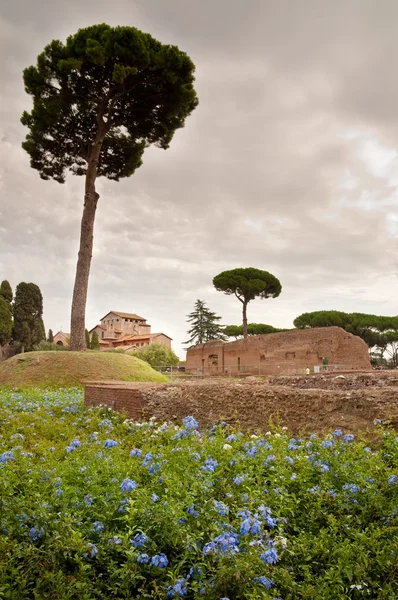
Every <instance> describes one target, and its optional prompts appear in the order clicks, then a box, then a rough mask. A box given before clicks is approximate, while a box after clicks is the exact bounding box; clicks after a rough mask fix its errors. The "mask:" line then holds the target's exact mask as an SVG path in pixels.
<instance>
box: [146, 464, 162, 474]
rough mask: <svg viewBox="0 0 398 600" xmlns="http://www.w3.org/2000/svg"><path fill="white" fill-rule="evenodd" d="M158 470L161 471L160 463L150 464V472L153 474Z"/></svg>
mask: <svg viewBox="0 0 398 600" xmlns="http://www.w3.org/2000/svg"><path fill="white" fill-rule="evenodd" d="M158 471H160V465H158V464H155V465H150V466H149V467H148V472H149V473H151V475H154V474H155V473H157V472H158Z"/></svg>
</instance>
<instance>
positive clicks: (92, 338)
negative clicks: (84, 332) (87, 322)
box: [91, 331, 100, 350]
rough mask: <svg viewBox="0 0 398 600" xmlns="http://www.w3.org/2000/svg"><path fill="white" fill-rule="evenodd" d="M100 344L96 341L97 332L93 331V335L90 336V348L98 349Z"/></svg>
mask: <svg viewBox="0 0 398 600" xmlns="http://www.w3.org/2000/svg"><path fill="white" fill-rule="evenodd" d="M99 349H100V345H99V341H98V333H97V332H96V331H93V335H92V336H91V350H99Z"/></svg>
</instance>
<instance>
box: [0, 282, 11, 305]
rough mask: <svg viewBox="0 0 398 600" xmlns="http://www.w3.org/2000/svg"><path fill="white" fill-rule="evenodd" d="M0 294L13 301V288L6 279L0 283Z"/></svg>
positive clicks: (8, 300) (9, 302) (9, 301)
mask: <svg viewBox="0 0 398 600" xmlns="http://www.w3.org/2000/svg"><path fill="white" fill-rule="evenodd" d="M0 296H3V298H4V300H6V301H7V302H8V304H11V302H12V288H11V286H10V284H9V282H8V281H7V280H6V279H4V281H2V282H1V284H0Z"/></svg>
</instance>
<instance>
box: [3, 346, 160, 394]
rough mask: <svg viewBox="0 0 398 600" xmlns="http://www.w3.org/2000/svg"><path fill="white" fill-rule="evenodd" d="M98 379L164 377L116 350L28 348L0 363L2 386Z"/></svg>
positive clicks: (60, 384)
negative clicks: (48, 350) (81, 350)
mask: <svg viewBox="0 0 398 600" xmlns="http://www.w3.org/2000/svg"><path fill="white" fill-rule="evenodd" d="M100 379H111V380H117V381H160V382H161V381H167V378H166V377H165V376H164V375H161V374H160V373H158V372H157V371H155V370H154V369H152V367H150V366H149V365H148V363H145V362H144V361H142V360H139V359H138V358H135V357H133V356H128V355H126V354H120V353H118V352H114V353H113V352H90V351H88V352H28V353H26V354H18V355H17V356H13V357H12V358H10V359H8V360H6V361H4V362H1V363H0V386H4V387H41V388H46V387H70V386H79V385H81V384H82V382H83V381H84V380H100Z"/></svg>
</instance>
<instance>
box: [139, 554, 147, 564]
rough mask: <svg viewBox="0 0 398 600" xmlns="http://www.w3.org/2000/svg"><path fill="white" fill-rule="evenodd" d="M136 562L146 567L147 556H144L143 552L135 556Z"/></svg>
mask: <svg viewBox="0 0 398 600" xmlns="http://www.w3.org/2000/svg"><path fill="white" fill-rule="evenodd" d="M137 562H138V563H141V564H143V565H147V564H148V563H149V556H148V554H145V552H143V553H140V554H139V555H138V556H137Z"/></svg>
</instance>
